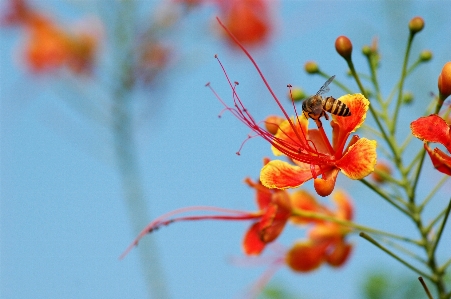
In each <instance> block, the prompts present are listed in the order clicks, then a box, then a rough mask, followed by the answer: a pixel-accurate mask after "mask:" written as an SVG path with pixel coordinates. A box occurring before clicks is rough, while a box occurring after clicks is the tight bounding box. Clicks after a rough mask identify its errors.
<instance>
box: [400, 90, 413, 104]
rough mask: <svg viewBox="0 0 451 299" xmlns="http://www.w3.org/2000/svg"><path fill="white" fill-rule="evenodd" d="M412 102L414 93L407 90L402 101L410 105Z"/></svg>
mask: <svg viewBox="0 0 451 299" xmlns="http://www.w3.org/2000/svg"><path fill="white" fill-rule="evenodd" d="M412 102H413V93H411V92H410V91H408V92H405V93H404V94H403V95H402V103H403V104H406V105H409V104H412Z"/></svg>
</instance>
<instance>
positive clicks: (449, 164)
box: [424, 143, 451, 175]
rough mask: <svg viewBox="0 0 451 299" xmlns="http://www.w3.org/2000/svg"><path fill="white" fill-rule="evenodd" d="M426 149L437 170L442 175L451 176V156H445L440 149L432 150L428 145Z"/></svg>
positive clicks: (425, 146)
mask: <svg viewBox="0 0 451 299" xmlns="http://www.w3.org/2000/svg"><path fill="white" fill-rule="evenodd" d="M424 148H425V149H426V150H427V152H428V154H429V157H431V161H432V164H433V165H434V167H435V169H437V170H438V171H440V172H441V173H444V174H447V175H451V156H450V155H447V154H445V153H444V152H443V151H441V150H440V149H438V148H435V149H434V150H432V149H431V148H430V147H429V146H427V144H426V143H425V144H424Z"/></svg>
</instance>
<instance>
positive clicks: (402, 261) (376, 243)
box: [359, 233, 434, 281]
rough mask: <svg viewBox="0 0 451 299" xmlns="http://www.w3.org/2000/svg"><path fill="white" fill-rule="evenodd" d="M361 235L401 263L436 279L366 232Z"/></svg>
mask: <svg viewBox="0 0 451 299" xmlns="http://www.w3.org/2000/svg"><path fill="white" fill-rule="evenodd" d="M359 236H360V237H362V238H364V239H365V240H367V241H369V242H370V243H372V244H373V245H375V246H376V247H378V248H379V249H381V250H382V251H384V252H386V253H387V254H388V255H390V256H391V257H393V258H394V259H396V260H397V261H399V262H400V263H401V264H403V265H405V266H406V267H408V268H410V269H411V270H413V271H415V272H417V273H418V274H420V275H421V276H424V277H427V278H428V279H429V280H431V281H434V279H433V278H432V277H431V276H430V275H428V274H426V273H424V272H423V271H421V270H420V269H417V268H416V267H414V266H412V265H411V264H409V263H408V262H406V261H405V260H403V259H402V258H400V257H399V256H397V255H396V254H394V253H393V252H392V251H390V250H388V249H387V248H385V247H384V246H382V245H381V244H379V243H378V242H377V241H376V240H374V239H373V238H372V237H371V236H369V235H368V234H366V233H360V234H359Z"/></svg>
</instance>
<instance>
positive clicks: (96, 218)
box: [0, 0, 451, 298]
mask: <svg viewBox="0 0 451 299" xmlns="http://www.w3.org/2000/svg"><path fill="white" fill-rule="evenodd" d="M30 3H31V4H32V5H33V6H34V7H36V8H39V9H40V10H42V11H45V12H47V13H48V14H49V15H52V16H53V17H54V18H55V19H57V20H58V22H59V23H61V24H70V23H72V22H74V21H76V20H78V19H80V18H81V17H84V16H86V15H93V16H97V17H98V18H100V20H101V22H102V23H103V25H104V26H105V28H106V29H105V36H106V37H107V38H106V39H105V41H104V42H103V43H102V46H101V50H100V52H99V54H98V55H99V59H98V61H97V65H98V68H97V70H96V74H95V75H96V76H95V79H91V78H90V77H85V78H83V79H77V78H74V77H73V76H72V75H70V74H63V75H61V74H59V75H52V74H45V75H37V74H33V73H30V72H29V71H28V70H27V68H26V66H24V64H23V63H21V62H20V58H18V57H19V53H20V40H21V38H20V35H21V34H20V30H18V29H11V28H1V29H0V30H1V31H0V47H1V53H2V55H1V57H0V61H1V67H0V76H1V80H0V98H1V164H0V171H1V186H0V192H1V206H0V211H1V216H0V222H1V226H0V229H1V231H0V233H1V239H0V240H1V241H0V242H1V247H0V250H1V251H0V254H1V256H0V262H1V265H0V271H1V273H0V274H1V277H0V297H1V298H146V297H147V296H148V295H147V291H146V287H145V282H144V279H143V276H142V274H141V268H140V264H139V263H140V260H139V256H138V251H137V250H133V251H132V252H131V253H130V254H129V255H128V256H127V257H126V258H125V259H124V260H118V257H119V255H120V254H121V253H122V251H123V250H124V249H125V248H126V247H127V246H128V244H129V243H130V242H131V241H132V240H133V238H134V236H135V234H134V233H133V230H132V228H131V224H130V223H131V221H130V219H129V217H128V214H127V213H128V212H127V207H126V204H125V202H124V199H123V197H124V195H123V190H122V187H121V184H122V182H121V176H120V174H119V173H118V169H117V166H116V157H115V153H114V148H113V146H112V144H113V143H114V140H113V136H112V134H111V131H110V130H109V129H108V128H106V127H105V126H104V125H102V124H100V123H101V122H100V123H99V122H98V121H96V120H93V119H92V118H90V116H89V114H90V112H92V111H91V110H90V108H89V107H90V106H89V103H90V101H98V103H102V102H104V101H107V100H108V95H109V93H110V92H111V89H113V88H114V84H115V82H114V81H110V82H108V78H111V74H112V73H114V72H118V71H120V68H116V69H115V68H114V65H115V62H114V61H112V58H113V57H114V56H113V54H112V53H113V51H114V50H115V49H112V48H111V44H109V43H108V37H109V34H110V32H109V30H110V29H111V28H113V27H114V26H115V24H116V23H117V22H118V18H120V17H121V14H120V13H118V11H116V10H117V9H118V8H117V7H116V6H115V5H111V3H110V1H93V0H85V1H50V0H38V1H30ZM158 3H159V2H158V1H138V2H137V4H136V5H137V7H138V9H137V10H136V15H134V16H133V18H130V19H129V20H127V21H128V22H134V23H135V24H137V25H140V26H145V24H146V22H147V21H148V19H149V18H150V16H151V15H152V10H153V9H155V7H156V5H158ZM5 5H6V1H2V2H1V6H0V9H2V8H4V7H5ZM272 5H273V15H272V17H273V21H274V28H273V32H272V35H271V38H270V39H269V41H268V42H267V43H266V44H265V45H262V46H261V47H258V48H251V53H252V54H253V55H254V58H255V59H256V60H257V62H258V63H259V66H260V67H261V69H262V71H263V73H264V74H266V76H267V79H268V81H269V82H270V84H271V86H272V88H273V89H274V91H275V92H276V94H277V95H278V96H279V97H280V98H281V99H283V100H284V103H285V104H286V107H287V108H289V107H290V103H289V101H288V99H287V98H286V94H287V88H286V85H287V84H292V85H294V86H302V87H303V88H304V89H305V90H306V92H307V93H309V94H313V93H315V92H316V91H317V90H318V89H319V87H320V86H321V85H322V84H323V83H324V81H325V80H324V79H323V78H321V77H319V76H310V75H307V74H306V73H305V71H304V70H303V65H304V63H305V62H306V61H308V60H314V61H316V62H318V64H319V65H320V68H321V69H322V70H323V71H325V72H327V73H329V74H331V75H333V74H335V75H337V78H338V79H340V80H341V81H343V82H345V83H347V84H348V86H349V87H351V88H352V89H354V90H356V91H357V86H356V84H355V83H354V82H353V81H352V80H351V79H350V78H349V77H347V76H346V71H347V67H346V64H345V62H344V61H343V59H342V58H341V57H340V56H338V55H337V54H336V52H335V49H334V41H335V39H336V37H337V36H339V35H346V36H348V37H349V38H350V39H351V41H352V42H353V45H354V53H353V57H354V61H355V64H356V66H357V69H358V70H359V71H361V72H367V71H368V68H367V65H366V63H365V60H364V57H363V56H362V55H361V54H360V49H361V47H362V46H363V45H366V44H370V43H371V42H372V40H373V38H375V37H377V38H378V40H379V48H380V51H381V55H382V62H381V68H380V81H381V86H382V91H383V92H384V94H386V95H387V94H388V93H389V92H390V90H391V88H392V87H393V85H394V84H395V82H396V81H397V79H398V78H399V76H400V70H401V64H402V59H403V55H404V49H405V45H406V43H407V36H408V28H407V24H408V21H409V20H410V19H411V18H412V17H414V16H417V15H419V16H422V17H423V18H424V20H425V23H426V26H425V28H424V30H423V31H422V32H421V33H420V34H418V36H417V37H416V41H415V43H414V47H413V50H412V58H411V61H413V60H415V59H416V57H417V55H418V53H419V51H420V50H423V49H430V50H431V51H432V52H433V54H434V57H433V59H432V61H431V62H429V63H427V64H424V65H422V66H421V67H420V68H419V69H418V71H417V72H415V74H413V75H412V76H411V78H410V80H408V81H407V86H406V89H408V90H411V91H412V92H414V94H415V100H414V101H415V102H414V104H413V105H412V106H409V108H407V109H406V111H405V113H404V114H402V115H401V119H400V126H401V127H400V128H399V135H400V137H405V136H407V134H410V130H409V124H410V122H411V121H412V120H414V119H416V118H418V117H419V116H420V115H422V113H423V112H424V107H425V106H426V105H427V103H429V102H430V101H431V99H432V98H431V96H430V93H431V92H437V87H436V86H437V85H436V84H437V76H438V74H439V72H440V70H441V67H442V65H443V64H444V63H445V62H446V61H449V60H450V58H451V43H450V42H449V36H451V35H450V33H451V19H450V18H449V15H450V14H451V7H450V5H449V2H448V1H277V2H273V3H272ZM216 14H217V11H216V8H215V7H214V6H205V7H203V8H202V9H198V10H195V11H194V10H193V11H192V12H190V13H187V15H186V16H185V18H184V20H183V21H182V22H181V23H180V24H179V26H180V27H179V29H178V30H175V32H173V33H171V35H170V36H169V37H168V39H167V41H168V42H170V45H171V47H173V49H174V50H175V51H174V53H176V54H174V56H173V59H172V60H171V63H170V64H169V65H168V66H167V67H166V68H165V69H164V70H162V71H161V72H159V73H158V75H157V77H156V78H155V79H154V80H153V81H152V83H151V84H150V85H146V86H144V87H138V88H136V90H135V91H134V92H133V93H131V94H130V96H131V97H132V100H133V102H132V104H131V105H130V113H131V114H132V115H133V116H134V118H133V126H134V127H133V136H132V137H133V138H134V140H135V141H136V148H137V151H136V158H137V160H138V162H139V171H140V179H141V180H142V184H143V187H144V194H145V196H146V201H147V202H148V213H149V215H150V217H151V218H155V217H157V216H158V215H161V214H163V213H166V212H169V211H171V210H173V209H176V208H180V207H185V206H195V205H212V206H220V207H226V208H232V209H241V210H254V209H255V206H254V192H253V190H252V189H250V188H249V187H247V186H246V185H245V184H244V183H243V179H244V178H245V177H252V178H257V177H258V174H259V170H260V168H261V165H262V158H263V157H265V156H267V157H272V154H271V151H270V147H269V145H268V144H267V143H265V142H264V141H263V140H259V139H253V140H251V141H249V142H247V143H246V145H245V146H244V149H243V150H242V152H241V155H240V156H237V155H236V154H235V152H236V151H237V150H238V149H239V147H240V145H241V143H242V141H243V140H244V139H245V138H246V136H247V134H248V133H249V130H248V129H247V128H246V127H244V125H243V124H241V123H240V122H239V121H238V120H236V119H234V117H233V116H232V115H231V114H227V113H225V114H224V115H223V117H222V118H220V119H219V118H218V117H217V116H218V114H219V113H220V111H221V110H222V108H223V107H222V106H221V104H220V103H219V102H218V101H217V100H216V98H215V97H214V95H213V94H212V93H211V92H210V90H209V89H207V88H205V87H204V85H205V83H207V82H211V84H212V86H213V87H214V88H215V90H216V91H217V92H218V93H219V94H220V95H221V96H222V97H223V99H224V100H226V101H228V102H229V103H230V102H231V90H230V88H229V87H228V85H227V82H226V80H225V77H224V75H223V73H222V70H221V69H220V67H219V65H218V63H217V61H216V60H215V59H214V54H218V55H219V57H220V59H221V61H222V62H223V64H224V65H225V67H226V69H227V71H228V73H229V75H230V76H231V78H232V80H236V81H239V82H240V85H239V89H238V91H239V93H240V96H241V98H242V99H243V100H244V101H245V103H246V104H247V107H248V109H249V111H251V112H252V114H253V115H254V117H255V118H256V119H264V118H265V117H266V116H267V115H269V114H278V113H279V111H278V110H277V109H278V108H277V107H276V105H275V103H274V101H273V100H272V98H271V96H270V95H269V93H268V92H267V90H266V89H265V87H264V85H263V84H262V82H261V80H260V78H259V77H258V74H257V73H256V71H255V69H254V68H253V67H252V65H251V64H250V62H249V61H248V59H247V58H246V57H245V56H244V55H243V53H241V52H240V51H237V50H236V49H234V48H231V47H230V46H229V44H228V43H227V42H225V41H224V40H223V39H221V38H220V35H219V34H218V33H217V32H215V29H212V26H213V24H214V21H213V18H214V16H215V15H216ZM329 94H330V95H334V96H336V97H338V96H340V95H341V94H342V91H340V90H339V89H338V88H337V87H335V86H331V91H330V93H329ZM106 110H107V109H105V111H106ZM101 120H102V117H101ZM370 123H371V122H370ZM420 144H421V143H420V142H419V141H418V143H417V145H420ZM425 170H426V171H425V172H424V174H425V175H424V176H422V178H421V186H423V187H421V188H420V194H422V192H423V190H424V194H426V193H427V191H428V190H427V189H426V187H425V186H428V185H429V186H430V185H431V184H433V183H435V182H436V181H437V180H438V179H439V178H440V177H441V175H440V174H439V173H437V172H434V171H432V166H431V165H430V162H429V161H427V164H426V165H425ZM337 186H338V187H339V188H343V189H345V190H346V191H347V192H348V193H349V195H350V196H351V197H352V198H353V200H354V203H355V209H356V221H357V222H358V223H361V224H365V225H369V226H374V227H376V228H378V229H385V230H389V231H392V232H395V233H398V234H406V235H410V236H414V237H415V234H414V233H413V232H414V231H413V225H412V223H410V222H408V221H407V220H406V219H405V218H404V217H403V215H400V214H399V213H397V212H396V211H394V210H393V209H392V208H391V207H390V206H389V205H388V204H387V203H386V202H384V201H382V200H381V199H380V198H378V197H377V196H376V195H375V194H373V193H372V192H371V191H370V190H368V189H367V188H365V187H364V186H363V184H361V183H359V182H358V181H351V180H349V179H348V178H346V177H344V176H339V179H338V183H337ZM312 187H313V186H312V184H310V183H307V184H306V186H305V188H307V189H309V190H313V188H312ZM443 189H444V190H442V191H441V192H439V194H438V196H437V198H436V199H435V200H436V201H437V203H439V204H440V206H442V205H443V204H444V202H445V201H446V200H447V199H448V198H449V193H450V191H451V186H449V185H447V186H445V188H443ZM326 201H327V199H326ZM428 212H430V213H431V215H432V214H433V213H434V211H433V208H432V209H431V211H428ZM151 218H150V219H148V221H149V222H150V221H151ZM247 227H248V223H244V222H243V223H233V222H219V221H216V222H215V221H203V222H190V223H176V224H174V225H171V226H169V227H164V228H162V229H161V230H159V231H158V232H156V233H155V234H153V238H154V240H155V242H156V244H157V247H158V253H157V254H158V257H159V259H160V261H161V264H162V266H163V267H162V273H161V274H160V275H158V277H156V279H158V280H161V281H164V283H166V285H167V288H168V289H169V295H170V297H171V298H240V297H241V296H243V294H245V293H246V291H247V290H248V289H249V287H250V286H252V283H253V282H255V281H256V280H257V279H258V277H259V276H260V275H261V274H262V273H263V272H264V270H265V269H266V268H267V267H266V266H265V260H264V259H260V260H259V263H256V262H249V260H248V259H246V258H244V257H243V255H242V252H241V240H242V237H243V234H244V232H245V230H246V229H247ZM302 235H303V232H302V231H299V230H295V229H290V230H287V231H286V232H284V234H283V235H282V236H281V238H280V240H279V241H280V243H281V244H283V245H285V246H290V245H291V244H292V243H293V242H294V240H295V239H297V238H301V237H302ZM351 240H352V242H353V243H354V244H355V249H354V252H353V254H352V257H351V258H350V260H349V261H348V262H347V263H346V265H345V266H344V267H342V268H339V269H331V268H328V267H322V268H320V269H319V270H317V271H315V272H313V273H310V274H305V275H299V274H295V273H293V272H291V271H290V270H289V269H287V268H283V267H282V268H281V269H280V270H279V271H278V272H277V273H276V274H275V276H274V278H273V279H272V280H271V283H270V285H273V286H274V285H275V286H277V287H281V288H283V289H285V290H286V291H287V292H289V293H291V294H293V295H294V296H293V298H362V297H363V296H364V293H363V291H362V285H363V284H364V282H365V281H366V279H367V278H368V276H369V275H371V274H374V273H379V272H381V273H385V274H384V275H385V276H386V277H390V278H391V280H392V281H394V282H396V283H397V282H412V281H414V284H415V283H416V281H417V275H416V274H415V273H413V272H411V271H410V270H408V269H407V268H405V267H403V266H402V265H399V264H398V263H397V262H395V261H394V260H392V259H391V258H390V257H389V256H387V255H386V254H384V253H382V252H381V251H380V250H378V249H376V248H375V247H374V246H372V245H371V244H369V243H368V242H366V241H365V240H363V239H361V238H359V237H358V236H352V237H351ZM143 242H146V239H144V240H143ZM450 245H451V242H450V234H449V230H448V231H445V233H444V236H443V238H442V242H441V244H440V248H439V255H438V256H439V258H440V257H441V258H442V260H445V258H446V257H447V256H448V257H449V248H450ZM268 252H269V253H270V251H268ZM418 287H419V284H418ZM422 296H423V295H422V293H418V297H419V298H421V297H422Z"/></svg>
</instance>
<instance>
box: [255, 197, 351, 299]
mask: <svg viewBox="0 0 451 299" xmlns="http://www.w3.org/2000/svg"><path fill="white" fill-rule="evenodd" d="M332 199H333V201H334V203H335V205H336V209H335V210H334V211H331V210H330V209H328V207H326V206H324V205H322V204H320V203H318V202H317V201H316V199H315V198H314V197H313V196H312V195H310V194H309V193H308V192H307V191H304V190H300V191H298V192H296V193H294V194H292V195H291V206H292V210H293V214H292V216H291V218H290V220H291V221H292V222H293V223H294V224H312V228H311V229H310V231H308V233H307V238H306V239H305V240H301V241H298V242H296V243H295V244H294V245H293V246H292V247H291V248H290V249H288V250H280V248H274V247H273V248H272V249H276V250H275V252H276V255H275V256H272V257H271V258H270V262H269V267H268V269H267V270H266V271H265V272H264V273H263V274H262V275H261V276H260V278H259V279H258V280H257V281H256V282H255V283H254V284H253V287H252V289H251V292H249V296H247V297H251V298H256V297H257V296H258V293H260V292H261V291H262V289H263V288H264V287H265V285H266V284H267V283H268V281H269V280H270V279H271V277H272V276H273V275H274V273H275V272H276V271H277V270H278V269H280V268H281V267H283V266H288V267H289V268H290V269H292V270H293V271H295V272H300V273H306V272H311V271H313V270H315V269H317V268H319V267H320V266H321V265H322V264H328V265H329V266H332V267H340V266H342V265H343V264H344V263H345V262H346V261H347V260H348V258H349V256H350V254H351V251H352V245H351V244H350V243H348V242H346V236H347V234H349V233H350V231H351V230H350V228H348V227H344V226H342V225H340V224H337V223H335V222H331V221H327V220H319V219H313V218H308V217H300V216H295V215H296V211H299V212H300V211H307V212H316V213H317V214H323V215H326V216H330V217H334V218H336V219H340V220H347V221H349V220H352V218H353V212H354V210H353V205H352V202H351V200H350V198H349V197H348V196H347V195H346V194H345V193H344V192H343V191H336V192H334V193H333V195H332ZM270 249H271V248H270Z"/></svg>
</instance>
